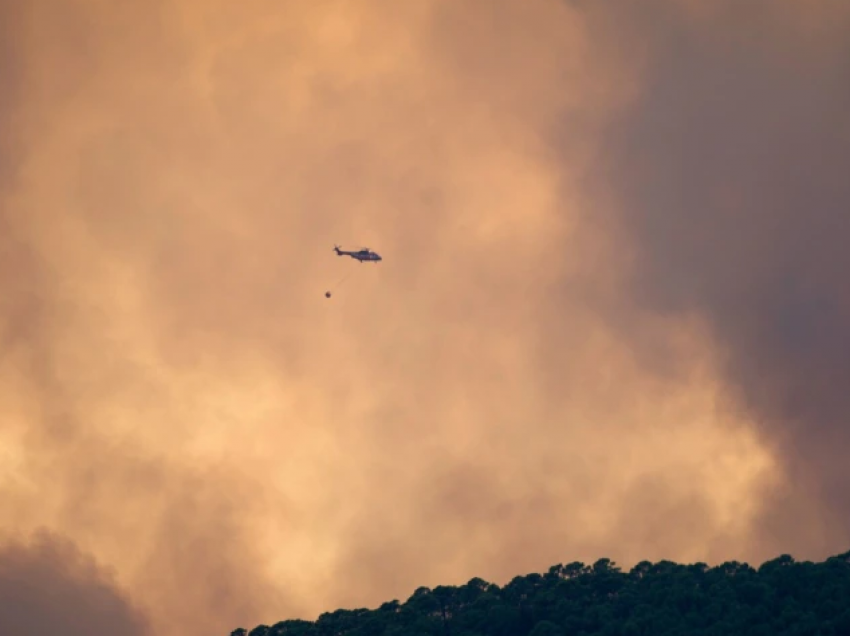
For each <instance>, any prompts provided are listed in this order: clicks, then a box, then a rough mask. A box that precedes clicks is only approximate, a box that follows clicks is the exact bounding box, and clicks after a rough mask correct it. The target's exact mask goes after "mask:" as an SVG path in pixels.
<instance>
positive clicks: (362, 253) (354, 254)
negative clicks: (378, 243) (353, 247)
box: [334, 245, 384, 263]
mask: <svg viewBox="0 0 850 636" xmlns="http://www.w3.org/2000/svg"><path fill="white" fill-rule="evenodd" d="M334 252H336V255H337V256H350V257H351V258H353V259H355V260H357V261H360V263H363V261H371V262H373V263H377V262H378V261H382V260H384V259H383V258H381V256H380V254H378V253H376V252H373V251H372V250H370V249H369V248H368V247H363V248H361V249H359V250H357V251H347V250H341V249H339V245H334Z"/></svg>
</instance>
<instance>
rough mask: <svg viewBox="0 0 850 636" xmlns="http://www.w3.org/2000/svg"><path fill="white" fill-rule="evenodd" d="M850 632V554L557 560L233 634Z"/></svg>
mask: <svg viewBox="0 0 850 636" xmlns="http://www.w3.org/2000/svg"><path fill="white" fill-rule="evenodd" d="M591 635H593V636H597V635H598V636H662V635H669V636H673V635H678V636H779V635H794V636H850V552H846V553H844V554H841V555H837V556H834V557H830V558H829V559H827V560H825V561H823V562H821V563H813V562H808V561H807V562H798V561H795V560H794V559H793V558H792V557H790V556H788V555H783V556H781V557H779V558H777V559H774V560H772V561H768V562H766V563H764V564H763V565H762V566H761V567H759V568H758V569H755V568H752V567H750V566H749V565H747V564H746V563H738V562H729V563H724V564H723V565H719V566H716V567H708V566H707V565H705V564H704V563H696V564H692V565H680V564H678V563H673V562H671V561H661V562H659V563H650V562H646V561H645V562H642V563H639V564H638V565H636V566H635V567H634V568H632V569H631V571H628V572H626V571H622V570H621V569H620V568H618V567H617V566H616V564H615V563H613V562H612V561H610V560H608V559H600V560H599V561H597V562H596V563H594V564H593V565H585V564H583V563H571V564H569V565H555V566H553V567H551V568H549V571H548V572H547V573H546V574H529V575H528V576H518V577H516V578H514V579H513V580H512V581H511V582H510V583H509V584H507V585H505V586H504V587H499V586H498V585H494V584H493V583H488V582H486V581H483V580H481V579H478V578H475V579H472V580H471V581H469V582H468V583H467V584H465V585H461V586H445V585H442V586H438V587H435V588H434V589H429V588H426V587H420V588H419V589H418V590H416V591H415V592H414V593H413V595H412V596H411V597H410V598H409V599H407V601H405V602H404V603H400V602H399V601H391V602H389V603H384V604H383V605H381V606H380V607H379V608H377V609H372V610H370V609H354V610H337V611H335V612H331V613H326V614H322V615H321V616H320V617H319V618H318V619H317V620H316V621H315V622H313V621H303V620H288V621H283V622H280V623H277V624H276V625H273V626H271V627H269V626H267V625H260V626H258V627H255V628H254V629H252V630H251V631H250V632H249V631H247V630H245V629H237V630H235V631H233V632H232V633H231V636H591Z"/></svg>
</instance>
